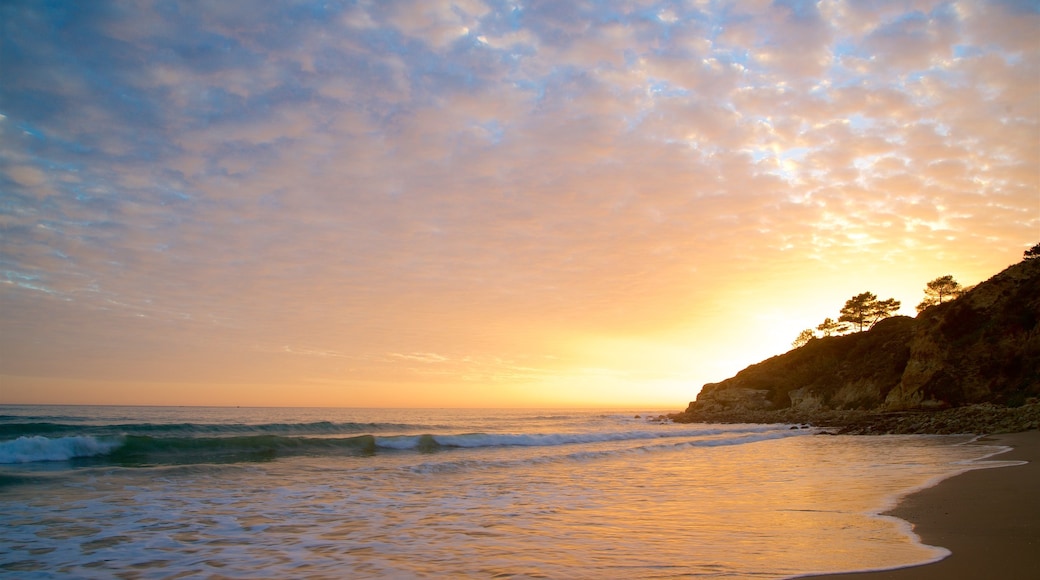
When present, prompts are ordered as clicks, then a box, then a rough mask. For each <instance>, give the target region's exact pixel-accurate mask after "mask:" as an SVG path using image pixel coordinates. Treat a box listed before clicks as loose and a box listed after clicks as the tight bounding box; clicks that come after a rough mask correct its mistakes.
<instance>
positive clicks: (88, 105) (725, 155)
mask: <svg viewBox="0 0 1040 580" xmlns="http://www.w3.org/2000/svg"><path fill="white" fill-rule="evenodd" d="M5 10H6V11H7V12H6V15H7V18H6V24H5V25H4V26H5V28H4V34H3V35H2V36H3V39H2V40H0V42H2V43H3V47H2V50H3V51H4V54H7V55H13V56H11V57H9V58H7V59H6V60H5V67H8V70H9V72H10V74H9V75H8V76H9V77H10V78H11V79H13V80H12V81H11V82H8V83H4V85H3V86H2V87H0V107H2V109H0V114H2V115H3V116H4V117H3V118H0V140H2V142H0V144H2V147H0V197H2V202H3V205H2V207H0V224H3V227H4V228H5V229H4V231H3V237H4V245H3V248H2V254H0V270H2V271H3V272H4V277H3V278H0V280H6V283H5V284H4V285H3V286H0V293H2V295H0V297H2V299H3V300H4V304H5V305H6V304H13V305H18V306H19V307H22V306H26V307H30V306H31V308H29V310H31V311H32V312H34V313H37V314H38V315H39V316H41V317H47V316H48V314H47V313H48V312H49V311H51V309H59V310H61V311H62V312H65V311H66V309H70V308H71V309H73V310H75V309H79V310H81V311H82V312H81V313H80V314H77V315H76V316H72V315H69V316H67V317H66V318H64V319H62V318H56V319H55V320H59V322H55V323H54V324H49V325H40V326H38V327H33V325H32V324H31V323H30V322H24V321H23V323H22V324H23V326H21V327H20V328H23V331H22V332H24V333H25V334H26V335H27V336H31V337H33V340H36V341H37V343H39V344H41V345H45V344H46V343H47V342H48V340H50V338H52V337H53V336H54V335H56V334H58V333H61V332H64V330H63V329H66V327H65V326H62V324H66V323H62V322H60V320H67V321H68V322H67V325H72V324H73V323H74V321H78V320H89V321H91V324H92V325H94V326H93V327H92V328H96V327H98V325H102V324H115V325H116V326H119V327H121V328H124V330H125V334H123V335H120V334H119V333H118V332H117V330H113V331H112V333H111V335H109V334H107V332H108V331H105V336H111V338H110V340H111V341H112V344H113V345H115V344H117V343H119V341H120V340H123V341H125V342H131V341H132V340H133V338H132V336H134V335H133V333H134V332H139V331H140V332H145V331H142V330H140V329H141V328H142V327H141V326H140V324H142V317H144V320H145V321H146V322H148V324H152V325H153V326H148V330H147V332H148V333H155V334H149V336H150V337H152V338H151V340H153V342H152V343H149V344H153V345H158V346H154V348H155V350H154V351H153V352H152V354H151V355H149V356H150V357H151V358H149V360H153V359H156V360H157V359H160V358H161V356H160V354H158V353H160V352H161V351H162V348H163V346H162V345H164V344H165V345H166V346H169V345H170V344H176V345H197V344H199V343H200V342H203V343H205V344H207V345H223V346H220V347H219V348H217V347H214V348H217V351H218V352H219V351H220V350H221V349H226V348H230V347H229V346H227V345H231V344H237V345H246V344H247V345H250V346H249V347H248V348H249V349H253V350H255V352H264V353H279V356H284V357H287V358H292V357H288V355H289V354H295V355H300V354H301V353H305V354H311V355H314V356H310V357H304V356H297V357H295V359H293V360H296V359H299V360H298V361H297V362H295V363H286V364H289V365H290V366H291V367H292V368H300V369H304V368H305V369H306V370H307V373H308V376H315V377H319V378H322V380H330V381H331V380H333V379H334V377H335V376H336V373H337V372H339V371H337V370H336V369H341V370H342V369H344V368H347V367H335V366H333V365H334V363H335V364H343V365H346V364H348V362H347V361H350V364H354V363H357V364H361V363H359V362H358V361H368V362H367V363H365V364H368V365H370V366H366V367H365V369H366V370H364V372H362V371H357V372H358V373H360V374H361V375H364V376H365V377H369V378H371V377H375V376H377V375H378V374H379V371H378V369H383V370H384V371H385V370H386V368H390V367H391V366H392V365H391V364H390V363H389V362H387V361H388V360H389V359H388V358H387V357H386V356H385V353H400V354H402V356H413V355H414V353H420V355H422V353H445V354H443V355H437V356H444V357H447V358H448V359H450V361H449V360H446V361H445V364H444V367H445V372H447V373H449V374H450V373H454V374H455V376H463V375H465V376H510V377H516V380H518V381H519V380H527V379H530V380H535V379H534V378H532V377H535V376H536V375H537V380H542V379H544V378H545V377H544V376H542V375H540V374H538V373H532V372H528V371H524V370H523V369H527V368H533V367H534V366H537V364H545V363H544V359H542V358H539V357H541V356H542V355H545V356H564V352H565V351H567V349H566V348H564V347H563V346H560V344H561V343H562V342H565V340H564V339H557V338H554V337H557V336H579V335H580V336H586V337H587V336H590V335H596V334H609V335H615V336H622V335H624V336H629V335H631V336H649V335H651V334H653V333H655V332H666V331H667V332H679V331H678V330H677V329H679V328H686V327H694V328H698V329H701V331H702V332H703V333H704V335H705V336H711V335H713V334H715V333H718V332H721V331H719V330H717V329H716V328H715V327H714V326H711V325H712V324H716V323H717V322H714V321H717V320H721V319H726V318H727V317H730V318H732V320H733V324H735V325H738V326H739V325H740V324H742V323H741V322H740V321H742V320H744V321H745V322H746V324H751V322H750V319H749V318H746V316H749V315H747V314H746V313H742V312H741V309H742V306H740V305H734V304H728V305H725V306H718V304H723V303H725V300H724V297H725V296H729V295H732V292H733V288H734V287H739V286H741V285H742V284H758V285H760V286H769V285H771V284H772V285H775V284H779V282H777V280H778V279H780V278H783V277H785V276H786V277H795V278H798V277H806V276H815V275H817V273H819V275H820V276H822V277H823V279H824V281H822V282H818V283H816V284H817V285H821V286H822V285H827V284H832V283H833V284H838V286H837V289H835V290H834V291H835V292H842V291H844V290H845V286H844V285H843V284H846V283H848V284H852V283H854V282H858V281H859V280H857V279H850V280H848V281H847V282H846V281H841V280H839V278H838V277H837V276H836V277H835V278H830V277H828V276H829V274H827V272H829V271H830V270H832V269H833V270H838V269H841V268H847V269H856V270H857V271H861V272H863V276H865V277H867V276H868V275H870V274H872V275H873V277H874V279H883V278H885V276H891V277H892V280H895V279H896V277H897V276H901V277H905V278H909V277H910V276H913V275H919V271H920V270H922V269H923V268H927V267H931V266H932V265H936V267H938V265H942V266H943V270H944V271H945V270H948V269H952V268H948V267H947V265H948V264H964V266H963V267H964V268H965V271H966V272H970V273H972V274H973V275H977V276H981V275H983V274H984V273H987V272H988V273H992V271H995V270H996V269H997V268H998V267H1000V266H1001V265H1003V264H1004V263H1006V262H1007V261H1009V260H1011V259H1013V258H1015V257H1017V256H1018V255H1020V252H1021V249H1020V246H1021V245H1022V244H1023V243H1025V241H1029V240H1032V239H1033V238H1035V237H1036V231H1037V227H1040V216H1038V215H1037V208H1036V192H1037V189H1038V187H1040V183H1038V178H1037V174H1036V171H1035V167H1036V162H1037V159H1040V144H1038V142H1037V140H1036V139H1035V136H1036V133H1037V130H1038V127H1037V122H1038V117H1040V103H1038V101H1037V99H1036V98H1035V97H1036V94H1037V86H1038V82H1037V78H1040V77H1038V76H1037V70H1038V65H1040V62H1038V59H1040V50H1037V49H1038V48H1040V47H1038V46H1037V41H1036V38H1035V34H1031V33H1030V31H1031V30H1035V26H1034V27H1032V29H1031V28H1030V24H1031V23H1034V21H1036V20H1037V18H1038V15H1037V14H1036V11H1035V10H1031V9H1030V6H1029V5H1021V4H1015V3H999V2H996V3H972V4H969V5H966V4H958V3H950V2H945V1H942V0H935V1H931V0H929V1H924V0H922V1H916V2H908V3H888V2H882V3H872V4H868V3H856V2H839V1H833V2H822V3H805V2H747V3H738V4H727V5H713V4H710V3H702V4H698V5H688V4H674V3H665V4H662V3H656V2H649V1H648V2H623V1H618V2H606V3H595V4H589V3H579V2H564V3H561V2H525V3H522V4H515V5H514V4H502V3H484V2H477V1H473V2H448V1H444V2H406V1H401V2H359V3H355V4H352V5H351V6H349V7H347V6H339V5H336V4H324V3H308V2H302V3H296V2H272V3H266V4H264V5H263V6H256V5H254V4H253V3H238V2H217V3H195V4H190V5H185V4H180V3H169V2H155V3H141V4H123V3H105V2H97V3H89V5H86V4H85V5H78V4H77V5H72V6H61V7H40V6H35V5H32V4H16V5H13V7H8V8H5ZM71 41H74V42H71ZM73 47H76V48H73ZM980 248H984V249H980ZM925 256H927V257H925ZM879 264H883V265H884V266H885V267H884V268H882V266H880V265H879ZM904 264H905V265H904ZM821 272H822V273H821ZM940 273H943V272H940ZM865 279H867V280H869V279H870V278H869V277H867V278H865ZM903 279H904V278H899V281H898V282H893V284H896V283H898V284H909V282H903ZM755 280H757V282H755ZM762 280H767V281H768V282H767V283H763V282H761V281H762ZM835 280H839V281H838V282H835ZM965 282H970V281H969V280H965ZM806 283H807V284H808V283H811V282H809V281H806ZM785 284H786V282H785ZM872 290H873V291H878V292H882V293H885V291H884V290H882V289H880V288H872ZM759 291H760V292H762V293H763V294H762V296H766V295H768V294H769V291H768V289H767V288H761V289H760V290H759ZM791 292H793V293H794V292H796V290H791ZM800 292H801V293H802V294H803V295H804V294H806V293H807V292H808V290H805V289H802V290H800ZM839 298H840V297H839ZM905 301H907V302H908V303H909V302H911V301H912V299H911V298H910V297H906V300H905ZM59 303H60V304H59ZM70 305H71V306H70ZM4 310H5V311H9V310H10V309H9V308H4ZM55 311H56V310H55ZM706 311H712V312H722V311H725V312H726V314H725V315H722V314H712V315H711V316H705V315H703V313H704V312H706ZM708 320H710V321H713V322H711V324H709V322H707V321H708ZM113 321H118V324H116V323H115V322H113ZM809 322H811V321H809ZM719 324H721V323H719ZM807 324H808V323H807ZM66 330H67V329H66ZM79 332H80V334H77V336H81V335H82V336H85V337H86V336H89V332H88V331H79ZM98 332H101V331H98ZM120 336H122V337H123V338H119V337H120ZM199 337H205V338H204V339H203V338H199ZM11 340H13V339H11ZM85 340H86V338H85ZM700 340H704V339H700ZM145 342H147V341H145ZM788 342H789V340H785V341H783V345H786V344H787V343H788ZM62 344H65V343H64V342H62ZM286 344H288V345H307V346H306V347H299V346H298V347H291V348H292V350H291V352H290V351H288V350H284V349H283V347H284V345H286ZM549 344H551V345H552V346H546V345H549ZM734 344H736V343H734ZM39 348H40V349H42V350H41V351H40V352H44V353H45V352H48V351H47V347H46V346H40V347H39ZM70 348H71V347H70ZM142 348H143V347H142ZM171 348H172V347H171ZM178 348H182V347H178ZM183 348H184V349H187V350H189V351H192V352H193V353H195V351H194V350H193V349H195V348H197V347H196V346H191V347H190V348H189V347H187V346H184V347H183ZM237 348H239V347H236V349H237ZM243 348H244V347H243ZM705 348H708V346H707V345H705ZM768 348H774V349H775V348H776V345H775V344H772V345H771V346H770V345H763V346H762V347H761V349H760V351H758V352H764V351H765V350H766V349H768ZM113 349H114V351H113V352H115V351H116V350H118V349H116V347H115V346H113ZM73 350H74V349H73ZM131 350H132V351H133V352H139V350H140V349H138V348H136V347H135V348H134V349H131ZM174 350H176V349H174ZM235 352H238V351H237V350H236V351H235ZM251 352H252V351H251ZM332 353H336V355H337V356H332ZM409 353H413V354H409ZM52 354H53V352H52ZM339 354H342V355H343V357H344V358H342V360H338V359H340V358H341V357H339V356H338V355H339ZM766 354H768V353H766ZM192 356H201V355H198V353H195V354H193V355H192ZM236 356H238V355H236ZM243 356H245V355H243ZM416 356H418V355H416ZM467 356H469V357H471V358H470V361H471V362H470V365H469V366H468V367H467V365H466V364H464V362H463V361H464V360H466V357H467ZM582 356H589V355H587V353H585V354H582ZM704 356H705V357H706V358H710V356H709V355H704ZM748 356H749V357H750V356H753V355H752V354H748ZM40 357H43V355H40ZM366 357H367V358H366ZM380 357H381V358H380ZM495 357H499V358H500V359H501V360H503V361H505V360H509V361H513V362H512V363H509V364H506V363H504V362H503V363H501V365H500V367H501V368H500V370H501V373H500V374H498V375H496V374H495V364H496V363H495V362H494V361H495V360H496V358H495ZM524 357H531V358H529V359H528V358H524ZM144 358H148V357H144ZM202 358H203V359H205V360H206V361H209V360H210V359H209V358H206V357H202ZM246 358H248V357H246ZM390 358H395V357H390ZM396 358H398V359H400V360H404V359H401V357H396ZM312 359H313V360H318V359H321V360H325V361H326V363H317V362H312V363H303V362H302V361H303V360H312ZM41 360H42V358H41ZM200 360H202V359H200ZM279 360H281V359H279ZM409 360H410V362H412V363H415V362H426V363H429V362H430V361H429V360H425V361H420V360H418V359H415V360H412V359H409ZM554 360H555V359H554ZM377 361H383V362H377ZM472 361H482V362H480V364H477V363H476V362H472ZM531 361H541V362H537V363H535V362H531ZM210 362H211V361H210ZM210 362H207V364H210ZM570 362H571V363H573V364H574V365H575V368H598V367H599V366H601V365H600V362H601V361H595V360H580V361H579V360H572V361H570ZM748 362H752V361H751V360H749V361H748ZM449 363H450V364H449ZM514 363H515V364H514ZM528 363H530V364H528ZM70 364H72V363H70ZM82 364H83V365H86V366H90V365H87V363H86V362H83V363H82ZM305 364H315V365H318V366H313V367H303V366H299V367H297V366H292V365H305ZM324 364H327V365H328V366H322V365H324ZM554 364H556V363H554ZM563 364H564V363H559V364H558V365H557V366H555V367H553V370H554V372H555V371H559V372H564V370H563V369H562V366H563ZM200 365H201V363H200ZM86 366H84V368H86ZM203 366H205V365H203ZM146 367H147V365H143V364H142V365H140V368H141V369H142V370H141V372H146ZM384 367H385V368H384ZM513 367H515V368H514V370H513V371H508V372H507V369H508V368H513ZM70 368H71V367H70ZM90 368H95V366H90ZM135 368H136V367H135ZM207 368H208V367H207ZM287 368H288V367H287ZM351 368H360V367H351ZM467 368H468V369H470V371H472V372H470V374H468V375H467V374H466V373H467V372H469V371H467V370H466V369H467ZM517 369H520V370H517ZM478 371H479V372H478ZM514 371H515V372H514ZM33 372H37V371H33ZM39 372H43V371H39ZM70 372H72V371H70ZM301 372H302V371H301ZM343 372H346V371H343ZM632 372H633V373H634V375H639V374H640V373H641V371H632ZM276 374H277V373H276ZM347 374H349V373H347ZM621 374H624V373H621ZM634 375H633V376H634ZM445 376H447V375H445ZM522 377H526V379H522ZM718 378H720V377H705V379H706V380H707V379H713V380H715V379H718Z"/></svg>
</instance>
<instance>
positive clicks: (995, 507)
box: [813, 430, 1040, 580]
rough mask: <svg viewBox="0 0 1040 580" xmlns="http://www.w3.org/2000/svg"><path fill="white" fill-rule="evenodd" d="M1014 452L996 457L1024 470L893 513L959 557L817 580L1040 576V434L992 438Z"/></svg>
mask: <svg viewBox="0 0 1040 580" xmlns="http://www.w3.org/2000/svg"><path fill="white" fill-rule="evenodd" d="M983 442H987V443H995V444H998V445H1007V446H1010V447H1014V449H1013V450H1012V451H1010V452H1008V453H1001V454H1000V455H995V456H993V457H991V458H989V459H990V460H996V461H1027V462H1028V463H1026V464H1025V465H1017V466H1009V467H1001V468H995V469H979V470H975V471H969V472H967V473H963V474H961V475H958V476H956V477H953V478H950V479H947V480H945V481H943V482H942V483H940V484H939V485H937V486H935V487H932V488H929V489H926V490H923V491H921V492H919V493H916V494H914V495H911V496H909V497H907V498H906V499H904V500H903V502H902V503H900V505H899V506H898V507H897V508H896V509H894V510H892V511H891V512H889V514H890V515H893V516H895V517H898V518H901V519H904V520H907V521H909V522H911V523H912V524H913V525H914V532H915V533H916V534H917V535H919V536H920V537H921V541H922V542H924V543H925V544H928V545H932V546H942V547H944V548H946V549H948V550H950V551H951V552H952V554H951V555H950V556H948V557H947V558H945V559H943V560H941V561H939V562H936V563H934V564H925V565H922V566H914V567H911V568H901V569H898V570H888V571H884V572H861V573H850V574H834V575H825V576H813V578H814V580H819V579H821V578H833V579H842V580H933V579H935V580H940V579H941V580H951V579H959V578H965V579H975V578H979V579H986V578H1000V579H1002V580H1015V579H1019V578H1021V579H1028V580H1035V579H1037V578H1040V431H1035V430H1034V431H1028V432H1025V433H1014V434H1008V435H993V436H990V437H986V438H985V439H983Z"/></svg>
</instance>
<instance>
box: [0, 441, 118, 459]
mask: <svg viewBox="0 0 1040 580" xmlns="http://www.w3.org/2000/svg"><path fill="white" fill-rule="evenodd" d="M119 445H120V442H118V441H99V440H98V439H95V438H94V437H90V436H87V435H77V436H75V437H60V438H57V439H51V438H49V437H42V436H40V435H34V436H30V437H25V436H23V437H19V438H18V439H15V440H14V441H4V442H3V443H0V463H32V462H36V461H67V460H69V459H74V458H77V457H94V456H97V455H105V454H108V453H110V452H111V451H112V450H113V449H116V448H117V447H119Z"/></svg>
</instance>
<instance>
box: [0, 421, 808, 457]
mask: <svg viewBox="0 0 1040 580" xmlns="http://www.w3.org/2000/svg"><path fill="white" fill-rule="evenodd" d="M316 425H320V424H318V423H311V424H305V425H297V426H294V427H303V428H304V429H303V430H304V431H308V430H309V431H313V430H315V428H316V427H315V426H316ZM330 425H333V424H330ZM164 427H167V428H168V427H171V426H169V425H166V426H164ZM174 427H176V426H174ZM267 427H271V426H267ZM284 427H285V426H279V427H278V428H279V429H283V428H284ZM337 428H341V427H337ZM776 432H777V427H776V426H775V425H772V426H771V425H747V426H743V427H738V428H733V427H730V428H691V429H667V430H659V431H607V432H586V433H550V434H488V433H464V434H436V435H434V434H423V435H390V436H379V435H373V434H371V433H365V434H360V435H352V436H347V437H328V436H326V437H307V436H299V435H276V434H251V435H237V436H218V437H213V436H200V435H199V433H198V430H194V428H193V433H194V434H195V435H196V436H192V437H184V436H153V435H143V434H133V435H125V434H123V435H118V436H108V437H101V436H93V435H74V436H67V437H55V438H51V437H45V436H42V435H31V436H25V435H23V436H20V437H18V438H17V439H14V440H11V441H3V442H0V464H24V463H37V462H54V461H71V462H74V463H77V464H79V465H93V464H98V463H104V464H115V465H122V466H151V465H184V464H195V463H237V462H262V461H272V460H275V459H278V458H281V457H291V456H308V455H309V456H329V455H355V456H364V455H373V454H376V453H377V452H381V451H382V452H406V451H417V452H420V453H429V452H434V451H440V450H448V449H472V448H481V447H551V446H562V445H576V444H590V443H605V442H614V441H642V440H648V441H649V440H660V439H675V438H691V437H696V438H698V440H699V441H700V444H703V445H714V444H736V443H744V442H751V441H753V440H759V439H761V438H767V437H774V436H777V435H776ZM792 434H793V433H792ZM784 435H785V436H786V434H784ZM713 437H714V438H718V439H712V438H713ZM683 444H686V443H679V444H678V445H683Z"/></svg>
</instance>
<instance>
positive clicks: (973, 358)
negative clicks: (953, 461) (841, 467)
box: [671, 259, 1040, 427]
mask: <svg viewBox="0 0 1040 580" xmlns="http://www.w3.org/2000/svg"><path fill="white" fill-rule="evenodd" d="M1036 397H1040V259H1033V260H1026V261H1023V262H1020V263H1018V264H1015V265H1013V266H1011V267H1009V268H1007V269H1006V270H1004V271H1003V272H1001V273H999V274H997V275H996V276H993V277H992V278H990V279H989V280H987V281H985V282H983V283H981V284H979V285H977V286H976V287H975V288H974V289H972V290H970V291H969V292H967V293H965V294H964V295H962V296H961V297H960V298H958V299H956V300H953V301H951V302H947V303H944V304H940V305H937V306H933V307H931V308H928V309H927V310H925V311H924V312H922V313H921V314H919V315H918V316H917V317H916V318H909V317H906V316H897V317H893V318H889V319H885V320H882V321H881V322H879V323H877V324H876V325H875V326H874V327H873V328H871V329H870V330H868V331H865V332H858V333H854V334H849V335H844V336H834V337H827V338H818V339H814V340H811V341H809V343H807V344H806V345H804V346H802V347H800V348H797V349H794V350H792V351H790V352H788V353H785V354H782V355H779V356H775V357H773V358H770V359H768V360H765V361H763V362H761V363H758V364H755V365H752V366H750V367H748V368H746V369H744V370H743V371H741V372H739V373H737V375H736V376H734V377H732V378H729V379H727V380H725V381H722V382H720V383H710V384H707V385H705V386H704V388H703V389H702V390H701V393H700V394H699V395H698V396H697V400H696V401H694V402H692V403H690V406H689V407H688V408H687V409H686V411H684V412H683V413H680V414H677V415H673V416H672V417H671V418H672V419H673V420H676V421H706V420H727V419H729V420H754V421H756V422H761V421H762V420H763V419H769V418H770V417H772V418H773V420H792V419H794V420H799V421H804V422H815V423H820V422H821V421H820V419H823V422H831V423H842V422H843V420H842V419H840V417H845V420H844V421H845V422H847V420H852V421H853V422H857V421H862V420H864V419H863V417H864V414H872V415H877V414H879V413H887V414H890V415H891V414H893V413H896V412H903V413H918V414H919V413H921V412H924V411H937V410H942V409H956V408H959V407H964V406H968V405H980V404H986V405H989V408H995V409H1015V408H1019V407H1022V406H1024V405H1026V403H1029V405H1026V406H1028V407H1030V408H1032V407H1034V406H1036V407H1037V409H1038V410H1040V405H1036V404H1035V402H1036V401H1035V398H1036ZM1038 412H1040V411H1038ZM1015 413H1018V414H1021V413H1020V412H1015ZM1015 413H1012V414H1015ZM963 414H964V413H961V415H963ZM998 414H999V413H998ZM1027 414H1028V415H1029V417H1032V416H1033V412H1032V411H1029V413H1027ZM954 415H957V414H956V413H954ZM973 416H974V415H973ZM1037 416H1038V417H1040V414H1038V415H1037ZM849 418H852V419H849ZM1024 421H1025V422H1024V423H1023V425H1024V426H1026V427H1028V426H1029V425H1030V424H1032V421H1033V420H1032V419H1031V418H1026V419H1025V420H1024Z"/></svg>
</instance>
